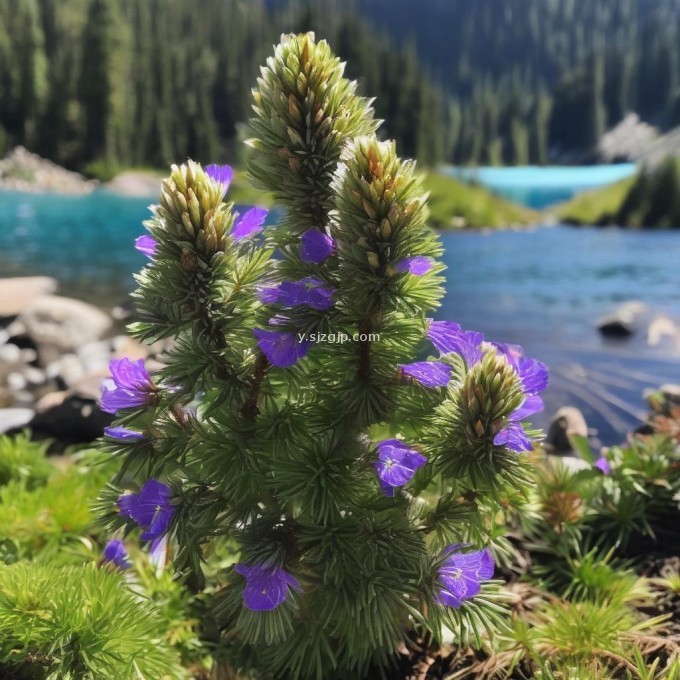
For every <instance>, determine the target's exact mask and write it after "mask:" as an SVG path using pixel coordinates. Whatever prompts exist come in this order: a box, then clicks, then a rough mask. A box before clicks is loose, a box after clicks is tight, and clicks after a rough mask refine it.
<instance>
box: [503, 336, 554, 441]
mask: <svg viewBox="0 0 680 680" xmlns="http://www.w3.org/2000/svg"><path fill="white" fill-rule="evenodd" d="M493 344H494V346H495V347H496V349H497V350H498V352H499V353H500V354H502V355H504V356H505V357H506V359H507V360H508V363H509V364H510V365H511V366H512V367H513V368H514V369H515V372H516V373H517V376H518V377H519V380H520V384H521V387H522V392H523V393H524V395H525V399H524V401H523V402H522V405H521V406H520V407H519V408H518V409H516V410H515V411H513V412H512V413H511V414H510V415H509V416H508V423H507V425H506V426H505V427H504V428H503V429H502V430H500V431H499V432H498V433H497V434H496V436H495V437H494V440H493V443H494V444H495V445H496V446H505V447H507V448H508V449H510V450H511V451H515V453H523V452H524V451H531V449H532V448H533V444H532V441H531V437H529V436H528V435H527V434H526V432H525V431H524V428H523V427H522V425H521V424H520V422H519V421H520V420H523V419H524V418H528V417H529V416H532V415H534V414H535V413H538V412H539V411H542V410H543V400H542V399H541V398H540V397H539V396H538V393H539V392H542V391H543V390H544V389H545V388H546V387H547V386H548V368H547V367H546V365H545V364H543V363H541V362H540V361H537V360H536V359H530V358H529V357H525V356H524V350H523V349H522V348H521V347H520V346H519V345H506V344H503V343H493Z"/></svg>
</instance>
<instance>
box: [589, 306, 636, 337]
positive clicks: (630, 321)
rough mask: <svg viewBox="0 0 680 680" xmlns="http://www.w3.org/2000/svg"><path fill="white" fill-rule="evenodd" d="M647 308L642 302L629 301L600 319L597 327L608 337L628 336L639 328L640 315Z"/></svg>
mask: <svg viewBox="0 0 680 680" xmlns="http://www.w3.org/2000/svg"><path fill="white" fill-rule="evenodd" d="M646 309H647V308H646V307H645V305H644V304H643V303H641V302H627V303H626V304H624V305H621V307H619V308H618V309H617V310H615V311H614V312H612V313H611V314H608V315H607V316H605V317H603V318H602V319H600V321H599V322H598V324H597V328H598V330H599V331H600V333H601V334H602V335H603V336H604V337H606V338H628V337H630V336H631V335H633V333H635V331H636V330H637V329H638V326H639V322H640V317H641V316H642V315H643V314H644V313H645V312H646Z"/></svg>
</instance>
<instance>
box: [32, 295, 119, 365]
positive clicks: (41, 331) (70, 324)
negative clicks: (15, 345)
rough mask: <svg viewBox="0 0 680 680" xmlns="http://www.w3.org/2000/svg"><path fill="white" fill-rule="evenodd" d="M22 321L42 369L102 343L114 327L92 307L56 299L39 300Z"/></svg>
mask: <svg viewBox="0 0 680 680" xmlns="http://www.w3.org/2000/svg"><path fill="white" fill-rule="evenodd" d="M19 319H20V321H21V322H22V323H23V324H24V325H25V327H26V332H27V334H28V335H29V337H30V338H31V339H32V340H33V341H34V342H35V344H36V346H37V347H38V356H39V357H40V361H41V362H42V364H43V365H47V364H48V363H50V362H52V361H55V360H57V359H58V358H59V356H60V355H61V354H63V353H64V352H74V351H75V350H76V349H77V348H78V347H80V346H81V345H83V344H84V343H88V342H94V341H96V340H101V339H102V338H103V337H104V335H105V334H106V333H107V332H108V331H109V329H110V328H111V325H112V321H111V319H110V318H109V317H108V316H107V315H106V314H104V312H102V311H101V310H100V309H97V308H96V307H94V306H93V305H89V304H87V303H85V302H80V301H79V300H71V299H70V298H64V297H59V296H57V295H47V296H44V297H42V298H39V299H38V300H36V301H35V302H34V303H33V304H31V305H29V306H28V307H27V308H26V309H24V311H23V313H22V314H21V316H20V317H19Z"/></svg>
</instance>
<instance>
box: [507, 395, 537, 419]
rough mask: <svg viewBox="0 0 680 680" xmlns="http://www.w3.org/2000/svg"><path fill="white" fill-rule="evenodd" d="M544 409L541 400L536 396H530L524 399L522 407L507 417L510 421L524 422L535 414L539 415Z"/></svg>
mask: <svg viewBox="0 0 680 680" xmlns="http://www.w3.org/2000/svg"><path fill="white" fill-rule="evenodd" d="M543 408H544V404H543V399H541V398H540V397H539V396H538V395H537V394H530V395H529V396H528V397H526V398H525V399H524V402H523V403H522V405H521V406H520V407H519V408H518V409H515V410H514V411H513V412H512V413H511V414H510V416H509V418H510V420H515V421H519V420H524V419H525V418H528V417H529V416H533V415H534V414H535V413H540V412H541V411H542V410H543Z"/></svg>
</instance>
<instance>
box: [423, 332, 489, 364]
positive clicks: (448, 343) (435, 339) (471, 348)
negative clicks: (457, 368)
mask: <svg viewBox="0 0 680 680" xmlns="http://www.w3.org/2000/svg"><path fill="white" fill-rule="evenodd" d="M427 337H428V339H429V340H430V342H431V343H432V344H433V345H434V346H435V347H436V348H437V349H438V350H439V352H440V353H441V354H450V353H451V352H455V353H456V354H460V356H462V357H463V359H464V360H465V365H466V366H467V368H468V370H470V369H471V368H472V367H473V366H474V365H475V364H476V363H478V362H479V361H481V360H482V357H483V356H484V352H483V350H482V343H483V342H484V334H483V333H478V332H477V331H464V330H463V329H462V328H461V327H460V326H459V325H458V324H457V323H455V322H453V321H431V322H430V327H429V328H428V331H427Z"/></svg>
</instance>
